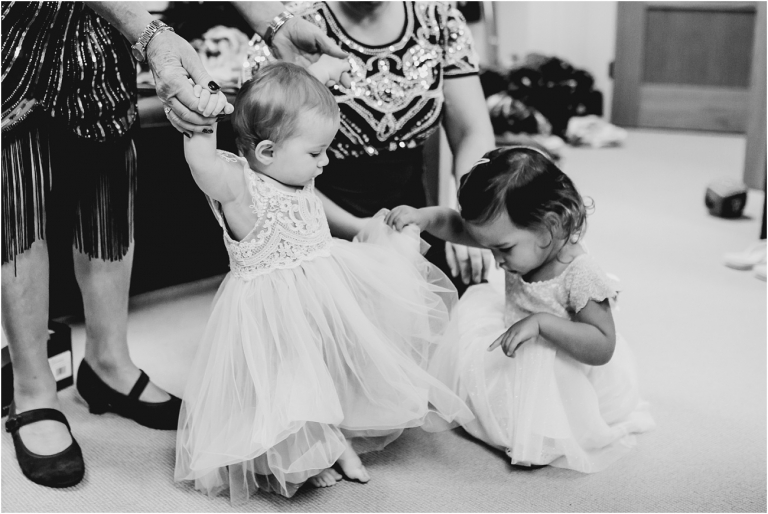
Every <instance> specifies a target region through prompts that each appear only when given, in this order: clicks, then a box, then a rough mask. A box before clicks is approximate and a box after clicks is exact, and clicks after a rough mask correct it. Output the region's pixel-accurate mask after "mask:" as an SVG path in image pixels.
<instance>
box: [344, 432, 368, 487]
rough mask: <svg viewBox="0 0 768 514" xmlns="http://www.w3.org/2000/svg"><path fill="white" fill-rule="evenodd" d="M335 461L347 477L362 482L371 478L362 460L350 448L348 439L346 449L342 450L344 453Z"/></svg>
mask: <svg viewBox="0 0 768 514" xmlns="http://www.w3.org/2000/svg"><path fill="white" fill-rule="evenodd" d="M336 462H337V463H338V465H339V467H341V470H342V471H343V472H344V474H345V475H346V476H347V478H350V479H352V480H357V481H358V482H362V483H366V482H367V481H369V480H370V479H371V477H370V476H368V470H366V469H365V467H364V466H363V462H362V461H361V460H360V457H358V456H357V453H355V450H353V449H352V445H350V444H349V441H347V449H346V450H344V453H342V454H341V457H339V460H338V461H336Z"/></svg>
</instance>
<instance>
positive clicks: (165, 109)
mask: <svg viewBox="0 0 768 514" xmlns="http://www.w3.org/2000/svg"><path fill="white" fill-rule="evenodd" d="M163 110H164V111H165V115H166V116H168V115H169V114H170V113H171V106H169V105H166V106H164V107H163Z"/></svg>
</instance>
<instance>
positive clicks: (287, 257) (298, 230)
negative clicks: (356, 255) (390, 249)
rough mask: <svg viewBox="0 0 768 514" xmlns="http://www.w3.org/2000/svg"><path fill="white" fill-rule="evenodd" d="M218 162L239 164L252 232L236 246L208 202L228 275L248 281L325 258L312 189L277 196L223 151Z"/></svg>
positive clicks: (324, 226)
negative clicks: (247, 195) (221, 239)
mask: <svg viewBox="0 0 768 514" xmlns="http://www.w3.org/2000/svg"><path fill="white" fill-rule="evenodd" d="M219 156H220V157H221V158H222V159H224V160H227V161H229V162H237V163H240V164H242V166H243V173H244V176H245V180H246V183H247V184H248V189H249V192H250V195H251V202H252V203H251V205H250V207H251V210H252V212H253V213H254V214H255V215H256V223H255V225H254V227H253V229H252V230H251V231H250V232H249V233H248V234H247V235H246V236H245V237H244V238H243V239H242V240H240V241H237V240H235V239H233V238H232V237H231V235H230V233H229V230H228V228H227V225H226V222H225V218H224V213H223V211H222V209H221V204H220V203H219V202H217V201H216V200H214V199H212V198H208V202H209V203H210V205H211V208H212V209H213V212H214V214H215V215H216V219H217V220H218V221H219V225H221V228H222V229H223V231H224V244H225V245H226V247H227V252H228V253H229V268H230V270H231V272H232V274H233V275H235V276H236V277H240V278H244V279H251V278H253V277H256V276H259V275H264V274H266V273H270V272H272V271H274V270H276V269H286V268H293V267H296V266H299V265H300V264H301V263H302V262H304V261H307V260H310V259H313V258H315V257H318V256H325V255H328V254H329V253H328V249H329V247H330V245H331V242H332V238H331V231H330V229H329V228H328V220H327V219H326V217H325V211H323V205H322V202H321V200H320V198H319V197H318V196H317V195H316V194H315V191H314V185H313V184H309V185H307V186H305V187H304V188H303V189H299V190H297V191H295V192H287V191H283V190H281V189H278V188H277V187H275V186H274V185H272V184H271V183H269V182H267V181H266V180H265V179H264V178H262V177H260V176H259V175H258V174H257V173H254V172H253V171H251V169H250V168H249V167H248V163H247V161H246V160H245V159H242V158H239V157H236V156H235V155H233V154H231V153H229V152H223V151H219Z"/></svg>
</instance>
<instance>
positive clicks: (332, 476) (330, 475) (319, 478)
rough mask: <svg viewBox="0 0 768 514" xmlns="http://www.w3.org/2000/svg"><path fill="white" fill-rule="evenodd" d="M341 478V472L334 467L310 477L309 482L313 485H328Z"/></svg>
mask: <svg viewBox="0 0 768 514" xmlns="http://www.w3.org/2000/svg"><path fill="white" fill-rule="evenodd" d="M341 478H342V477H341V473H339V472H338V471H336V470H335V469H332V468H328V469H324V470H322V471H321V472H320V473H319V474H317V475H315V476H313V477H312V478H310V479H309V483H310V485H313V486H315V487H330V486H332V485H335V484H336V482H338V481H339V480H341Z"/></svg>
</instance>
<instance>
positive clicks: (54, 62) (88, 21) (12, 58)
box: [2, 2, 137, 141]
mask: <svg viewBox="0 0 768 514" xmlns="http://www.w3.org/2000/svg"><path fill="white" fill-rule="evenodd" d="M2 22H3V31H2V32H3V33H2V86H3V100H2V114H3V118H6V116H7V115H8V114H9V113H11V112H12V111H13V110H14V109H15V108H16V107H17V106H18V105H19V104H20V103H21V102H22V101H23V100H29V99H35V100H37V101H38V103H39V105H40V106H41V107H42V109H44V110H45V111H47V112H48V113H49V114H50V115H51V116H52V117H54V118H55V119H58V120H61V121H62V122H63V123H64V124H65V125H66V126H67V127H68V128H69V130H71V131H72V132H74V133H75V134H77V135H78V136H80V137H83V138H87V139H92V140H96V141H114V140H115V139H117V138H119V137H121V136H123V135H125V134H126V133H127V132H128V130H129V129H130V128H131V126H132V125H133V123H134V121H135V119H136V112H137V91H136V68H135V62H134V60H133V57H132V56H131V53H130V45H129V44H128V41H127V40H126V39H125V38H124V37H123V36H122V35H121V34H120V32H118V31H117V29H115V28H113V27H112V26H111V25H110V24H109V23H108V22H107V21H106V20H104V19H103V18H101V17H100V16H98V15H97V14H96V13H95V12H93V11H92V10H91V9H90V8H88V7H87V6H86V5H85V4H84V3H83V2H3V4H2Z"/></svg>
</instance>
